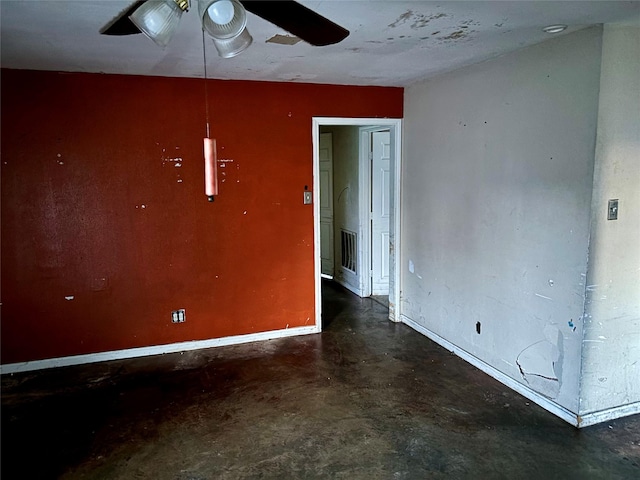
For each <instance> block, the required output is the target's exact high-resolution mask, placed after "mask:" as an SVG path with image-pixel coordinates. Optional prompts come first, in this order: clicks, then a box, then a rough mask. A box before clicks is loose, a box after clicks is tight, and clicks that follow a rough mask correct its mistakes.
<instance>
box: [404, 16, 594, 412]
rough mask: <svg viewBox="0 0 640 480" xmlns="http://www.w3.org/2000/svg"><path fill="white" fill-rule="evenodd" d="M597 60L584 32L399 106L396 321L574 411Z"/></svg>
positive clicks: (420, 87)
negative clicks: (401, 139) (436, 337)
mask: <svg viewBox="0 0 640 480" xmlns="http://www.w3.org/2000/svg"><path fill="white" fill-rule="evenodd" d="M600 54H601V30H600V29H599V28H591V29H587V30H582V31H579V32H576V33H573V34H570V35H566V36H562V37H559V38H554V39H550V40H548V41H546V42H544V43H541V44H538V45H535V46H532V47H529V48H526V49H522V50H519V51H517V52H514V53H511V54H508V55H505V56H502V57H499V58H497V59H494V60H491V61H487V62H484V63H481V64H478V65H474V66H471V67H467V68H464V69H461V70H458V71H456V72H452V73H449V74H446V75H443V76H440V77H436V78H434V79H431V80H428V81H426V82H424V83H421V84H417V85H414V86H411V87H409V88H408V89H407V90H406V91H405V104H404V105H405V107H404V108H405V136H404V153H403V155H404V157H403V172H402V209H403V210H402V229H401V233H402V240H401V249H402V259H403V264H402V265H401V266H400V267H399V268H401V285H402V293H401V313H402V314H403V315H404V316H405V318H408V320H410V321H413V322H416V323H417V324H418V325H420V326H422V327H424V329H427V330H428V331H430V332H433V333H435V334H437V335H439V336H440V337H442V338H444V339H445V340H446V341H448V342H450V343H451V344H453V345H455V346H457V347H459V348H460V349H462V350H464V351H466V352H468V353H469V354H471V355H472V356H474V357H476V358H477V359H479V360H480V361H481V362H484V363H485V364H487V365H489V366H491V367H493V368H495V369H496V370H498V371H499V372H502V373H504V374H505V375H507V376H508V377H511V378H512V379H514V380H515V381H516V382H520V384H522V385H523V386H525V387H527V388H529V389H531V390H533V391H535V392H538V393H539V394H540V395H543V396H544V397H547V398H549V399H552V401H553V402H555V403H556V404H558V405H560V406H562V407H564V408H565V409H568V410H569V411H571V412H575V413H577V412H578V397H579V395H578V394H579V387H580V385H579V377H580V358H581V349H582V328H583V325H582V322H581V318H582V315H583V312H584V301H585V299H584V292H585V276H586V274H587V252H588V241H589V234H590V220H591V217H590V205H591V193H592V185H593V164H594V148H595V138H596V121H597V114H598V90H599V81H600ZM477 322H480V324H481V333H480V334H478V333H476V323H477Z"/></svg>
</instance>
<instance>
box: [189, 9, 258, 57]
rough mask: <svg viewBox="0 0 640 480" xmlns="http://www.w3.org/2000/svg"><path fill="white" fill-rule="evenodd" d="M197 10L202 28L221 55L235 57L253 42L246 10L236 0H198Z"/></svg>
mask: <svg viewBox="0 0 640 480" xmlns="http://www.w3.org/2000/svg"><path fill="white" fill-rule="evenodd" d="M198 12H199V14H200V20H201V21H202V28H203V29H204V31H205V32H207V34H209V35H210V36H211V37H212V38H213V44H214V45H215V47H216V49H217V50H218V54H219V55H220V56H221V57H223V58H231V57H235V56H236V55H238V54H239V53H241V52H242V51H244V50H246V49H247V47H249V45H251V42H253V38H252V37H251V35H250V34H249V31H248V30H247V12H246V10H245V9H244V7H243V6H242V4H241V3H240V2H238V1H237V0H200V1H199V2H198Z"/></svg>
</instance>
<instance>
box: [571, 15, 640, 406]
mask: <svg viewBox="0 0 640 480" xmlns="http://www.w3.org/2000/svg"><path fill="white" fill-rule="evenodd" d="M595 157H596V161H595V174H594V183H593V202H592V219H591V225H592V227H591V246H590V252H589V273H588V276H587V283H588V284H589V288H587V304H586V315H585V330H584V346H583V354H582V355H583V371H582V387H581V395H580V396H581V401H580V413H581V415H585V414H587V413H590V412H595V411H600V410H604V409H609V408H614V407H620V406H622V405H627V404H629V403H632V402H640V28H639V27H638V26H635V27H634V26H613V25H605V27H604V32H603V43H602V73H601V77H600V107H599V114H598V133H597V144H596V154H595ZM611 198H617V199H619V216H618V220H615V221H614V220H611V221H608V220H607V201H608V200H609V199H611Z"/></svg>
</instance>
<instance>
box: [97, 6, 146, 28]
mask: <svg viewBox="0 0 640 480" xmlns="http://www.w3.org/2000/svg"><path fill="white" fill-rule="evenodd" d="M146 1H147V0H139V1H137V2H135V3H133V5H131V6H130V7H129V8H127V9H126V10H123V11H122V12H120V14H119V15H117V16H116V17H115V18H114V19H113V20H111V21H110V22H109V23H107V24H106V25H105V26H104V27H102V28H101V29H100V33H101V34H102V35H135V34H136V33H142V32H141V31H140V29H138V27H136V26H135V25H134V23H133V22H132V21H131V20H129V15H131V14H132V13H133V12H135V11H136V10H137V9H138V8H139V7H140V5H142V4H143V3H144V2H146Z"/></svg>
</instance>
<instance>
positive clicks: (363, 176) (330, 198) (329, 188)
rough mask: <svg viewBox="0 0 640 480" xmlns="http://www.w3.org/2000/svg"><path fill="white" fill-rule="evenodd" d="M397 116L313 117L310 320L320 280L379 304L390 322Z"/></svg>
mask: <svg viewBox="0 0 640 480" xmlns="http://www.w3.org/2000/svg"><path fill="white" fill-rule="evenodd" d="M401 125H402V121H401V120H400V119H368V118H314V119H313V125H312V128H313V130H312V137H313V157H314V232H315V260H316V262H315V270H316V272H315V284H316V321H317V325H321V316H322V312H321V305H322V302H321V298H322V288H321V284H322V279H323V278H324V279H325V281H326V279H332V280H333V281H335V282H336V283H338V284H340V285H342V286H343V287H345V288H347V289H348V290H350V291H352V292H353V293H355V294H356V295H358V296H360V297H371V298H372V299H374V300H376V301H378V302H381V303H383V304H386V305H387V306H388V308H389V319H390V320H392V321H398V319H399V318H400V314H399V312H398V311H397V308H396V305H397V304H398V302H397V299H399V297H400V295H399V292H400V284H399V278H398V275H397V269H396V265H399V259H398V258H397V251H398V249H397V248H395V245H397V244H399V243H398V242H399V232H400V214H399V213H400V212H399V210H400V209H399V205H400V185H399V184H400V160H401V158H400V154H401V145H400V140H401Z"/></svg>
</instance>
